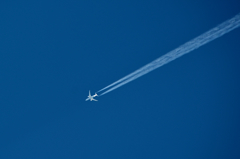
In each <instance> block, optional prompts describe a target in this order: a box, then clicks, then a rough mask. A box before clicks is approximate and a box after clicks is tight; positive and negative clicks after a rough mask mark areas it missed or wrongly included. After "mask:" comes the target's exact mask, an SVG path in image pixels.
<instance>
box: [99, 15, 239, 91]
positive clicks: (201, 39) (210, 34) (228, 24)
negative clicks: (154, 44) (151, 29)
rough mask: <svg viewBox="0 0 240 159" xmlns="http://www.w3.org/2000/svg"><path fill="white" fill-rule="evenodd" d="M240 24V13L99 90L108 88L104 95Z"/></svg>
mask: <svg viewBox="0 0 240 159" xmlns="http://www.w3.org/2000/svg"><path fill="white" fill-rule="evenodd" d="M239 26H240V13H239V14H237V15H236V16H234V17H233V18H231V19H229V20H227V21H225V22H223V23H222V24H220V25H218V26H217V27H215V28H213V29H211V30H209V31H207V32H206V33H204V34H202V35H200V36H198V37H196V38H195V39H193V40H191V41H189V42H187V43H185V44H183V45H181V46H179V47H178V48H176V49H175V50H172V51H170V52H168V53H167V54H165V55H163V56H161V57H159V58H157V59H156V60H154V61H152V62H151V63H149V64H147V65H145V66H143V67H141V68H139V69H138V70H136V71H134V72H133V73H131V74H129V75H127V76H125V77H123V78H121V79H120V80H118V81H116V82H114V83H112V84H110V85H108V86H107V87H105V88H103V89H101V90H99V91H98V92H100V91H103V90H105V89H107V88H110V87H111V88H110V89H108V90H107V91H105V92H103V93H102V94H101V95H104V94H106V93H109V92H111V91H113V90H115V89H117V88H118V87H121V86H122V85H125V84H127V83H128V82H131V81H133V80H135V79H137V78H139V77H141V76H143V75H145V74H147V73H149V72H151V71H153V70H154V69H156V68H158V67H161V66H163V65H165V64H167V63H169V62H171V61H173V60H175V59H177V58H179V57H181V56H183V55H185V54H187V53H190V52H191V51H193V50H195V49H197V48H199V47H200V46H203V45H205V44H207V43H209V42H211V41H212V40H214V39H217V38H219V37H221V36H222V35H224V34H226V33H228V32H230V31H232V30H234V29H235V28H237V27H239Z"/></svg>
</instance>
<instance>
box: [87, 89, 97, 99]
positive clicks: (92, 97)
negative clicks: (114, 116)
mask: <svg viewBox="0 0 240 159" xmlns="http://www.w3.org/2000/svg"><path fill="white" fill-rule="evenodd" d="M97 96H98V95H97V93H95V94H94V95H93V96H92V95H91V93H90V90H89V95H88V98H87V99H86V101H88V100H90V101H97V100H96V99H94V97H97Z"/></svg>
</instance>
